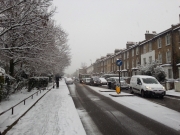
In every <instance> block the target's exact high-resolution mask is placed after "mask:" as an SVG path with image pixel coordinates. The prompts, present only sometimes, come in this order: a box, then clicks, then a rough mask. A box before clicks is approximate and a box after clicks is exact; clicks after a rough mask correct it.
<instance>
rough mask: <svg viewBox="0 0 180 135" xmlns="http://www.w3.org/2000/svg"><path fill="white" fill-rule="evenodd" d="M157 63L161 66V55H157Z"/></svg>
mask: <svg viewBox="0 0 180 135" xmlns="http://www.w3.org/2000/svg"><path fill="white" fill-rule="evenodd" d="M158 63H159V64H162V54H158Z"/></svg>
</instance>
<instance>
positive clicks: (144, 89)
mask: <svg viewBox="0 0 180 135" xmlns="http://www.w3.org/2000/svg"><path fill="white" fill-rule="evenodd" d="M129 87H130V92H131V93H138V94H141V96H142V97H144V96H146V95H155V96H156V95H157V96H160V97H161V98H163V97H164V96H165V95H166V90H165V88H164V87H163V86H162V85H161V84H160V83H159V82H158V80H157V79H156V78H154V77H152V76H147V75H134V76H132V77H131V80H130V85H129Z"/></svg>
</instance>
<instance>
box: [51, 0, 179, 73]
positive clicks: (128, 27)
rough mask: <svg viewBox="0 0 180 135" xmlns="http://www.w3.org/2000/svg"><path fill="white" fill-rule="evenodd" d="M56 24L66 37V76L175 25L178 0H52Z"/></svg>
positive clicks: (177, 20) (177, 19)
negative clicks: (69, 60) (68, 54)
mask: <svg viewBox="0 0 180 135" xmlns="http://www.w3.org/2000/svg"><path fill="white" fill-rule="evenodd" d="M53 3H54V6H56V7H57V11H56V14H55V16H54V17H53V19H54V20H56V24H57V25H61V27H62V28H63V29H64V30H65V31H66V32H67V33H68V34H69V36H68V39H69V42H68V44H69V45H70V48H71V53H72V63H71V66H69V67H68V68H67V69H66V73H70V74H71V73H73V72H75V71H76V69H78V68H81V63H86V64H87V66H89V65H90V64H91V62H92V63H94V62H95V60H96V59H97V58H100V57H101V56H106V55H107V53H113V52H114V50H115V49H122V48H125V47H126V43H127V41H134V42H139V41H142V40H144V39H145V36H144V34H145V32H146V30H149V32H152V31H156V32H157V33H159V32H162V31H164V30H166V29H168V28H170V27H171V25H172V24H177V23H179V13H180V12H179V11H180V8H179V6H180V4H179V0H54V2H53Z"/></svg>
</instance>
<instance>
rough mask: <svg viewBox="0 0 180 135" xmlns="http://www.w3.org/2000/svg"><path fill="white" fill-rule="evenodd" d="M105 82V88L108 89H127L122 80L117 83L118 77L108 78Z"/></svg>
mask: <svg viewBox="0 0 180 135" xmlns="http://www.w3.org/2000/svg"><path fill="white" fill-rule="evenodd" d="M107 81H108V85H107V86H108V88H109V89H116V86H120V85H121V88H124V89H129V86H128V84H127V83H126V81H125V80H124V79H120V83H119V77H110V78H108V79H107Z"/></svg>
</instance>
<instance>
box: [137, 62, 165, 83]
mask: <svg viewBox="0 0 180 135" xmlns="http://www.w3.org/2000/svg"><path fill="white" fill-rule="evenodd" d="M137 68H138V70H139V73H140V74H141V75H149V76H154V77H155V78H156V79H157V80H158V81H159V82H164V81H165V78H166V73H165V71H164V69H163V68H162V67H161V66H160V65H159V64H158V63H157V62H156V61H154V62H152V63H150V64H146V65H145V66H142V65H139V66H138V67H137Z"/></svg>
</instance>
